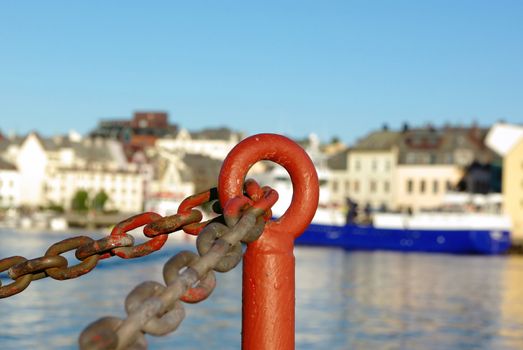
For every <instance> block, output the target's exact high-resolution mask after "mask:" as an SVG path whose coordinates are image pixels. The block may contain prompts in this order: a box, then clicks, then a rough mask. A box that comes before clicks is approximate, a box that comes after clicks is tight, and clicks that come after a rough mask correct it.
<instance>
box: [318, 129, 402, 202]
mask: <svg viewBox="0 0 523 350" xmlns="http://www.w3.org/2000/svg"><path fill="white" fill-rule="evenodd" d="M397 138H398V133H397V132H391V131H387V130H382V131H377V132H373V133H371V134H369V135H367V136H366V137H365V138H364V139H362V140H360V141H359V142H358V143H357V144H356V145H355V146H354V147H353V148H350V149H347V150H345V151H343V152H340V153H338V154H337V155H335V156H333V157H331V158H330V159H329V161H328V165H329V168H330V169H331V174H332V175H331V178H330V180H329V181H330V183H329V187H330V193H331V197H332V201H333V202H334V203H335V204H338V205H344V204H345V203H346V199H347V198H350V199H351V200H352V201H355V202H357V203H358V204H359V206H360V208H363V207H364V206H365V205H367V204H369V205H370V206H371V207H373V208H376V209H378V208H383V209H385V208H387V209H391V208H393V206H394V198H395V187H394V183H393V181H394V177H395V172H396V164H397V157H398V156H397V147H395V143H396V141H397Z"/></svg>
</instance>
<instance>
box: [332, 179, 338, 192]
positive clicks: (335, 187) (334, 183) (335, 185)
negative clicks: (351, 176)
mask: <svg viewBox="0 0 523 350" xmlns="http://www.w3.org/2000/svg"><path fill="white" fill-rule="evenodd" d="M332 192H338V182H337V181H336V180H334V181H332Z"/></svg>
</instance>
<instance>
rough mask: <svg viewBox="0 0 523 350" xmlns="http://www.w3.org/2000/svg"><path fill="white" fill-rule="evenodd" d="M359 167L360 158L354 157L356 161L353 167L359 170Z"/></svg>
mask: <svg viewBox="0 0 523 350" xmlns="http://www.w3.org/2000/svg"><path fill="white" fill-rule="evenodd" d="M360 168H361V164H360V160H359V159H356V163H355V164H354V169H355V170H360Z"/></svg>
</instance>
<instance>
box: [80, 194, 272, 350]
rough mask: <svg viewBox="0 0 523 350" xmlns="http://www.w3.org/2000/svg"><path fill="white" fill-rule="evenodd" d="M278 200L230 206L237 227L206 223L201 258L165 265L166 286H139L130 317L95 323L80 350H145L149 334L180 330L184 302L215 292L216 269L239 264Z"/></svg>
mask: <svg viewBox="0 0 523 350" xmlns="http://www.w3.org/2000/svg"><path fill="white" fill-rule="evenodd" d="M205 198H207V197H205ZM277 199H278V195H277V193H276V191H274V190H271V189H268V188H266V189H265V190H264V191H263V193H262V194H261V193H260V195H259V196H258V200H257V201H252V204H249V207H246V206H245V205H242V206H238V205H237V204H236V201H231V202H230V204H225V208H224V212H227V213H228V214H229V215H230V216H231V217H235V218H238V220H234V221H235V223H234V225H232V226H225V225H223V224H219V223H210V224H208V225H206V226H205V227H204V228H203V230H201V232H200V234H199V235H198V237H199V241H200V243H199V248H198V249H199V253H200V254H201V255H200V256H199V255H197V254H195V253H192V252H189V251H182V252H180V253H178V254H176V255H175V256H173V257H172V258H171V259H170V260H169V261H168V262H167V263H166V264H165V265H164V269H163V276H164V282H165V286H163V285H161V284H159V283H157V282H152V281H149V282H144V283H142V284H140V285H139V286H137V287H136V288H135V289H134V290H133V291H132V292H131V293H130V294H129V295H128V297H127V299H126V312H127V317H126V318H125V319H123V320H120V319H117V318H102V319H100V320H98V321H95V322H93V323H92V324H91V325H89V326H88V327H87V328H86V329H85V330H84V331H83V332H82V334H81V335H80V338H79V345H80V349H82V350H93V349H97V350H102V349H104V350H105V349H143V348H145V346H146V343H145V337H144V334H146V333H148V334H155V335H163V334H166V333H169V332H171V331H173V330H175V329H176V328H177V327H178V325H179V324H180V322H181V321H182V320H183V318H184V315H185V311H184V309H183V306H182V304H181V303H180V301H183V302H186V303H194V302H199V301H202V300H204V299H206V298H207V297H208V296H209V295H210V294H211V293H212V291H213V290H214V288H215V285H216V278H215V276H214V271H213V270H219V271H222V272H225V271H229V270H230V269H232V268H234V267H235V266H236V265H237V264H238V263H239V261H240V260H241V257H242V250H241V246H239V244H240V242H242V240H243V239H244V237H246V236H249V233H250V232H251V231H252V230H256V231H259V230H260V228H259V224H260V221H259V218H263V217H264V216H266V212H267V210H269V209H270V207H271V206H272V205H274V203H275V202H276V200H277ZM228 205H230V206H231V207H230V208H228V207H227V206H228ZM261 222H264V221H263V220H262V221H261ZM200 237H203V238H200ZM202 242H203V243H202ZM238 247H239V249H238Z"/></svg>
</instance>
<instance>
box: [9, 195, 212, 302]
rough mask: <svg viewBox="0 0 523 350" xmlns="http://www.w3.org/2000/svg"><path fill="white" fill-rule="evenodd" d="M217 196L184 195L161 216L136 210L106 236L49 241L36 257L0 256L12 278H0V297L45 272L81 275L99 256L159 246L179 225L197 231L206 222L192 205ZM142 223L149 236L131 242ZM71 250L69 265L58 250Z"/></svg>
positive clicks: (66, 276) (128, 253) (144, 252)
mask: <svg viewBox="0 0 523 350" xmlns="http://www.w3.org/2000/svg"><path fill="white" fill-rule="evenodd" d="M217 199H218V192H217V190H216V189H215V188H213V189H210V190H208V191H205V192H202V193H199V194H195V195H193V196H190V197H188V198H186V199H185V200H184V201H183V202H182V203H181V204H180V207H179V209H178V213H177V214H175V215H171V216H166V217H162V216H161V215H159V214H156V213H152V212H146V213H142V214H138V215H135V216H132V217H130V218H128V219H126V220H124V221H122V222H120V223H118V224H117V225H116V226H115V227H114V228H113V230H112V232H111V234H110V235H109V236H107V237H104V238H101V239H98V240H94V239H92V238H90V237H87V236H77V237H72V238H67V239H64V240H62V241H60V242H57V243H55V244H53V245H52V246H50V247H49V249H47V251H46V252H45V254H44V255H43V256H41V257H38V258H34V259H26V258H24V257H22V256H11V257H8V258H4V259H0V272H4V271H6V270H7V273H8V275H9V277H10V278H11V279H13V280H14V282H12V283H9V284H7V285H5V286H2V282H1V281H0V298H7V297H10V296H13V295H15V294H18V293H20V292H22V291H23V290H24V289H26V288H27V287H28V286H29V284H30V283H31V282H32V281H34V280H38V279H41V278H45V277H48V276H49V277H51V278H53V279H56V280H67V279H71V278H76V277H79V276H82V275H84V274H86V273H88V272H89V271H91V270H92V269H94V268H95V267H96V265H97V264H98V261H99V260H101V259H106V258H109V257H112V256H115V255H117V256H119V257H120V258H124V259H130V258H137V257H141V256H145V255H148V254H151V253H152V252H154V251H157V250H159V249H160V248H162V246H163V245H164V244H165V242H166V241H167V238H168V234H169V233H172V232H175V231H178V230H181V229H183V230H184V231H186V232H188V233H191V234H198V232H200V231H201V230H202V229H203V228H204V227H205V225H206V224H207V223H208V222H203V223H202V222H200V221H201V220H202V217H203V215H202V213H201V212H200V211H199V210H197V209H194V208H195V207H197V206H200V205H202V204H204V203H206V202H213V201H216V200H217ZM144 225H145V227H144V229H143V232H144V235H145V236H146V237H148V238H150V239H149V240H148V241H146V242H144V243H142V244H139V245H134V237H133V236H131V235H129V234H127V232H128V231H130V230H132V229H135V228H138V227H140V226H144ZM73 250H74V251H75V256H76V258H77V259H78V260H79V261H80V263H78V264H76V265H74V266H71V267H69V266H68V262H67V260H66V259H65V258H64V257H63V256H61V254H63V253H66V252H69V251H73Z"/></svg>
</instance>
